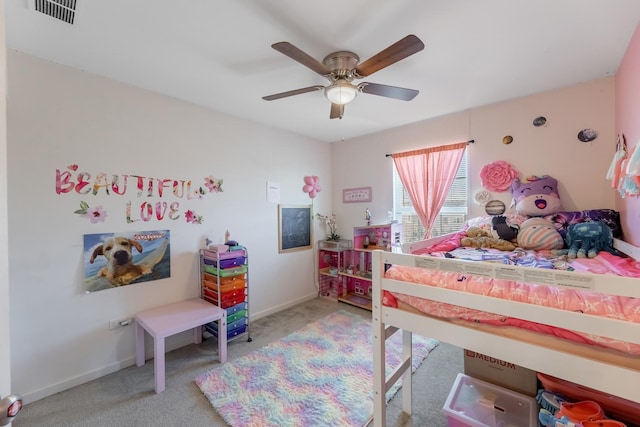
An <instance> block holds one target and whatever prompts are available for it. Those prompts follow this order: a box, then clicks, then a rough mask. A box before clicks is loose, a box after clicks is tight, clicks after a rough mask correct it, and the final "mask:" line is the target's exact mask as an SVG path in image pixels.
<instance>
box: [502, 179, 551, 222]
mask: <svg viewBox="0 0 640 427" xmlns="http://www.w3.org/2000/svg"><path fill="white" fill-rule="evenodd" d="M511 195H512V196H513V200H514V202H515V205H516V211H517V212H518V213H519V214H521V215H526V216H544V215H549V214H552V213H555V212H558V211H560V210H562V203H561V201H560V196H559V194H558V181H557V180H556V179H555V178H552V177H550V176H549V175H543V176H541V177H537V176H532V177H528V178H527V181H525V182H520V180H519V179H518V178H515V179H514V180H513V181H512V182H511Z"/></svg>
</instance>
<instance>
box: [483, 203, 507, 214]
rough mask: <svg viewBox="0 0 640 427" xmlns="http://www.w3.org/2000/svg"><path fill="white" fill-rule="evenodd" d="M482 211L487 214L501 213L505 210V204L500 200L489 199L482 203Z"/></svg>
mask: <svg viewBox="0 0 640 427" xmlns="http://www.w3.org/2000/svg"><path fill="white" fill-rule="evenodd" d="M484 211H485V212H486V213H487V215H502V214H503V213H504V211H505V206H504V203H503V202H501V201H500V200H491V201H490V202H488V203H487V204H486V205H484Z"/></svg>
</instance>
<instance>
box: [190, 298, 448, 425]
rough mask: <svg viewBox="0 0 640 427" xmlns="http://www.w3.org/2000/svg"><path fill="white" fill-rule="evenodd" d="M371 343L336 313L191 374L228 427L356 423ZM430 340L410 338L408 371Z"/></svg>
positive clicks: (366, 402) (393, 354) (369, 384)
mask: <svg viewBox="0 0 640 427" xmlns="http://www.w3.org/2000/svg"><path fill="white" fill-rule="evenodd" d="M401 338H402V336H401V333H396V334H394V335H393V336H392V337H391V338H390V339H389V340H388V341H387V351H386V359H387V374H388V373H389V372H390V371H391V370H392V369H394V368H395V367H397V366H398V365H400V362H401V356H402V343H401ZM372 342H373V338H372V329H371V321H370V320H368V319H365V318H363V317H361V316H358V315H356V314H352V313H349V312H347V311H344V310H340V311H337V312H335V313H332V314H330V315H328V316H326V317H324V318H322V319H320V320H317V321H315V322H312V323H310V324H308V325H307V326H305V327H304V328H302V329H300V330H298V331H297V332H294V333H292V334H290V335H288V336H287V337H285V338H283V339H281V340H279V341H276V342H273V343H271V344H268V345H267V346H265V347H263V348H261V349H260V350H257V351H255V352H253V353H250V354H248V355H246V356H244V357H241V358H238V359H235V360H233V361H231V362H227V363H225V364H224V365H222V366H220V367H218V368H216V369H213V370H211V371H209V372H206V373H204V374H201V375H199V376H198V377H197V378H196V384H197V385H198V387H200V389H201V390H202V392H203V393H204V394H205V396H206V397H207V398H208V399H209V401H210V402H211V405H212V406H213V407H214V408H215V410H216V411H218V413H219V414H220V415H221V416H222V417H223V418H224V420H225V421H226V422H227V423H229V424H230V425H231V426H232V427H240V426H243V427H244V426H259V427H264V426H279V427H280V426H281V427H285V426H286V427H289V426H291V427H294V426H305V427H307V426H363V425H365V424H366V422H367V421H368V420H369V418H370V417H371V416H372V414H373V345H372ZM437 345H438V341H436V340H434V339H431V338H424V337H421V336H419V335H415V334H414V335H413V371H415V370H416V369H417V368H418V366H420V364H421V363H422V361H423V360H424V359H425V358H426V357H427V355H428V354H429V352H430V351H431V350H433V349H434V348H435V347H436V346H437ZM399 388H400V384H396V386H395V387H393V388H392V389H390V390H389V391H388V393H387V401H388V400H390V399H391V398H392V397H393V395H394V394H395V393H396V392H397V391H398V389H399Z"/></svg>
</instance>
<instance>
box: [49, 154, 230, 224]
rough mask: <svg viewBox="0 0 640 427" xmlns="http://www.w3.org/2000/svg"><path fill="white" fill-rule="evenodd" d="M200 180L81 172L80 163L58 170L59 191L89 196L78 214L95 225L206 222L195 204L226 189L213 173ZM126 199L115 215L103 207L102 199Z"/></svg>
mask: <svg viewBox="0 0 640 427" xmlns="http://www.w3.org/2000/svg"><path fill="white" fill-rule="evenodd" d="M200 182H201V184H200V183H194V182H192V181H191V180H186V179H176V178H158V177H149V176H142V175H134V174H108V173H106V172H98V173H90V172H84V171H79V167H78V165H76V164H73V165H69V166H67V167H66V168H65V169H56V194H58V195H67V194H79V195H81V196H86V199H83V200H81V201H80V206H79V207H77V209H76V210H75V211H74V213H75V214H78V215H82V216H85V217H87V218H88V219H89V221H90V222H91V223H93V224H95V223H98V222H105V221H106V220H107V219H108V218H113V217H116V216H115V215H119V216H120V218H124V219H126V221H127V223H134V222H138V221H142V222H149V221H166V220H171V221H177V220H180V219H181V218H184V220H185V221H186V222H187V223H189V224H202V222H203V221H204V219H203V217H202V215H199V214H198V213H197V212H196V210H195V209H193V208H192V207H191V206H192V204H193V203H195V202H197V201H198V200H202V199H203V198H204V197H206V196H207V195H209V194H211V193H221V192H222V182H223V180H222V179H218V178H215V177H213V176H212V175H209V176H207V177H204V178H203V179H202V181H200ZM107 197H109V198H111V197H117V198H122V200H123V206H122V211H121V212H118V213H116V214H115V215H113V214H112V213H109V212H107V211H106V210H105V209H103V205H102V204H101V203H100V200H102V199H104V198H107Z"/></svg>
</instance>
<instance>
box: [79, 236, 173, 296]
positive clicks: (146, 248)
mask: <svg viewBox="0 0 640 427" xmlns="http://www.w3.org/2000/svg"><path fill="white" fill-rule="evenodd" d="M169 237H170V235H169V230H155V231H140V232H132V233H101V234H85V235H84V277H85V289H86V291H87V292H94V291H99V290H103V289H111V288H116V287H120V286H127V285H131V284H135V283H141V282H148V281H151V280H160V279H166V278H168V277H171V260H170V253H171V251H170V247H169V246H170V245H169V243H170V242H169V240H170V239H169Z"/></svg>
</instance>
